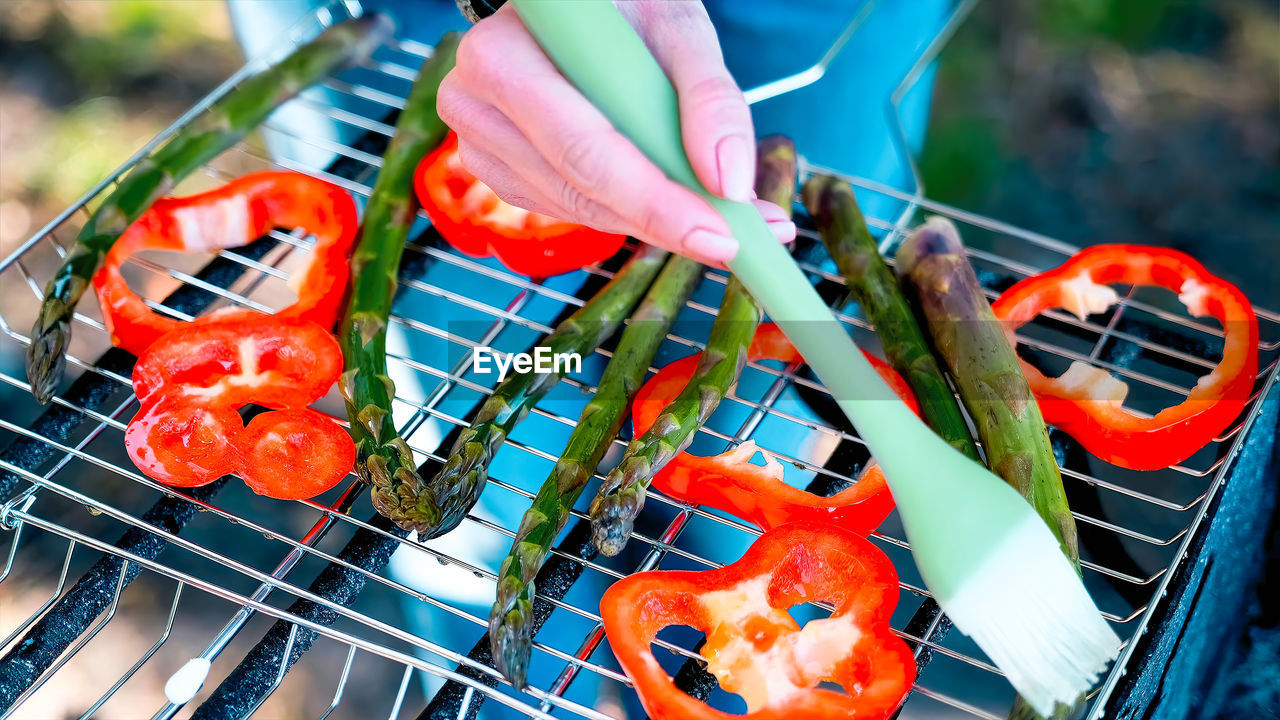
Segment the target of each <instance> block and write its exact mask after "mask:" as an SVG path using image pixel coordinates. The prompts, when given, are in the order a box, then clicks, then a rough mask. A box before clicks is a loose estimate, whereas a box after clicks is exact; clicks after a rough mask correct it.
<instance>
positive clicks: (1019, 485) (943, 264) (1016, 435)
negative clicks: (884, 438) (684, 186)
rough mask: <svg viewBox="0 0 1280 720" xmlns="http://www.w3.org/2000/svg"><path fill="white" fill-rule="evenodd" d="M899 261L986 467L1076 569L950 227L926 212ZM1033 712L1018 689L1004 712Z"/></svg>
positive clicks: (1058, 509)
mask: <svg viewBox="0 0 1280 720" xmlns="http://www.w3.org/2000/svg"><path fill="white" fill-rule="evenodd" d="M898 262H899V263H900V264H899V268H900V269H901V271H902V272H903V274H904V278H905V279H906V280H907V281H908V282H909V283H910V284H911V285H912V286H913V287H914V289H915V291H916V293H917V296H918V297H919V299H920V304H921V306H922V307H923V309H924V314H925V317H926V319H927V321H928V324H929V328H930V330H931V331H932V332H933V338H934V342H935V343H936V344H937V347H938V351H939V352H940V353H942V355H943V357H944V358H945V359H946V361H947V364H948V365H949V366H950V367H951V373H952V375H953V376H954V377H955V378H956V384H957V385H958V386H959V388H960V397H961V399H963V400H964V403H965V406H966V407H968V408H969V413H970V415H972V416H973V418H974V422H975V424H976V425H977V428H978V435H979V436H980V437H981V438H982V443H983V446H984V447H985V448H986V451H987V465H988V466H989V467H990V468H991V469H992V470H993V471H995V473H996V474H997V475H999V476H1000V477H1002V478H1004V480H1005V482H1007V483H1009V484H1010V485H1012V486H1013V487H1014V488H1016V489H1017V490H1018V492H1020V493H1022V495H1023V497H1025V498H1027V500H1028V501H1029V502H1030V503H1031V504H1032V506H1034V507H1035V509H1036V512H1038V513H1039V514H1040V517H1041V518H1043V519H1044V521H1045V523H1046V524H1048V526H1049V529H1050V530H1052V531H1053V534H1054V535H1055V536H1057V538H1058V542H1059V543H1060V544H1061V547H1062V552H1063V553H1064V554H1065V555H1066V556H1067V557H1068V558H1069V559H1070V560H1071V562H1072V564H1074V565H1075V566H1076V571H1077V572H1079V570H1080V558H1079V553H1078V550H1077V545H1076V523H1075V518H1073V517H1072V516H1071V510H1070V508H1068V507H1067V497H1066V494H1065V493H1064V491H1063V489H1062V476H1061V473H1060V471H1059V470H1058V463H1057V462H1056V461H1055V460H1054V457H1053V448H1052V446H1051V445H1050V444H1049V434H1048V431H1047V430H1046V429H1045V423H1044V418H1043V417H1041V415H1040V407H1039V405H1037V404H1036V401H1035V399H1034V398H1033V397H1032V395H1031V391H1030V389H1029V388H1028V387H1027V381H1026V378H1025V377H1024V376H1023V374H1022V370H1021V368H1020V367H1019V365H1018V358H1017V354H1016V353H1015V351H1014V350H1013V348H1012V347H1011V346H1010V345H1009V341H1008V340H1007V339H1006V338H1005V335H1004V331H1003V330H1002V329H1001V328H1000V325H999V322H998V321H997V320H996V319H995V316H994V315H993V314H992V312H991V306H990V305H989V304H988V303H987V300H986V297H985V296H984V295H983V294H982V287H981V286H980V285H979V284H978V279H977V277H976V276H975V275H974V273H973V268H972V267H971V266H970V265H969V261H968V260H967V259H966V258H965V255H964V248H963V246H962V245H961V242H960V235H959V233H958V232H957V231H956V228H955V225H953V224H952V223H951V222H950V221H949V220H946V219H944V218H936V217H935V218H931V219H930V220H929V221H928V222H926V223H925V225H924V226H923V227H921V228H920V229H918V230H916V231H915V233H913V234H912V236H911V237H910V238H908V239H907V241H906V242H905V243H904V244H903V246H902V248H901V249H900V250H899V251H898ZM921 407H922V408H924V407H925V406H924V401H923V398H921ZM1077 705H1078V703H1077ZM1074 713H1075V707H1074V706H1069V705H1066V704H1063V703H1059V704H1058V705H1057V708H1056V709H1055V710H1054V712H1053V713H1052V714H1051V715H1050V716H1049V717H1050V718H1052V720H1066V718H1069V717H1071V716H1072V715H1074ZM1039 717H1040V715H1039V714H1038V713H1037V712H1036V711H1035V710H1034V709H1032V707H1031V705H1030V704H1028V703H1027V701H1026V700H1024V699H1023V698H1022V696H1020V695H1019V696H1018V698H1017V700H1015V701H1014V705H1013V709H1012V710H1011V711H1010V713H1009V720H1032V718H1039Z"/></svg>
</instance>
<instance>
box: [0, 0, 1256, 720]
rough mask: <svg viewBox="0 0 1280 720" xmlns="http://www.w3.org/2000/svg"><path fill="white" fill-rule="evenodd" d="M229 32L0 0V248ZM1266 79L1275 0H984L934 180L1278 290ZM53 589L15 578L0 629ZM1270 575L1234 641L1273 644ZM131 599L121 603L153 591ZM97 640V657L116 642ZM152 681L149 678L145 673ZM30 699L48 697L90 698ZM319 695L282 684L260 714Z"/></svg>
mask: <svg viewBox="0 0 1280 720" xmlns="http://www.w3.org/2000/svg"><path fill="white" fill-rule="evenodd" d="M230 37H231V35H230V27H229V24H228V21H227V17H226V11H225V8H224V6H223V5H222V3H221V2H219V1H218V0H184V1H183V2H158V1H147V2H143V1H135V0H110V1H108V0H92V1H91V0H2V1H0V70H2V72H0V257H3V256H4V255H5V254H7V253H8V252H9V251H10V250H12V249H13V248H14V247H16V245H17V244H18V243H20V242H21V241H22V240H24V239H25V238H26V237H28V236H29V235H30V234H31V233H32V232H34V231H35V230H36V229H37V228H38V227H40V226H41V225H43V224H44V223H45V222H47V221H48V220H49V219H51V218H52V217H53V216H54V215H56V214H57V212H58V211H60V210H61V209H63V208H64V207H66V206H67V205H68V204H70V203H71V202H73V201H74V200H75V199H76V198H78V197H79V196H80V195H81V194H82V193H83V192H84V191H85V190H86V189H88V188H89V187H90V186H92V185H93V184H95V183H96V182H98V181H99V180H100V179H102V178H103V177H104V176H105V175H106V174H107V173H108V172H110V171H111V170H112V169H113V168H115V167H116V166H117V165H118V164H119V163H120V162H122V161H123V160H124V159H125V158H126V157H128V156H129V155H130V154H131V153H132V152H133V151H134V150H136V149H137V148H138V147H139V146H140V145H142V144H143V143H144V142H145V141H146V140H147V139H149V138H150V137H152V136H153V135H154V134H155V133H157V132H158V131H159V130H161V129H162V128H163V127H165V126H166V125H168V124H169V123H170V122H171V121H172V120H173V119H174V118H176V117H177V116H178V115H179V114H180V113H181V112H182V111H184V110H185V109H186V108H188V107H189V106H190V105H191V104H192V103H194V102H195V101H196V100H197V99H198V98H199V97H200V96H202V95H203V94H204V93H206V92H208V91H209V90H210V89H212V88H213V87H214V86H215V85H217V84H218V83H219V82H220V81H221V80H222V79H224V78H225V77H226V76H227V75H228V74H230V73H231V72H232V71H233V70H234V69H235V68H236V67H237V66H238V64H239V62H240V58H239V53H238V51H237V50H236V48H235V47H234V44H233V43H232V42H231V40H230ZM1278 78H1280V4H1277V3H1276V2H1274V0H1219V1H1216V2H1209V1H1208V0H1205V1H1203V2H1195V1H1192V0H1142V2H1135V1H1134V0H1043V1H1042V2H1034V3H1031V2H1019V1H1017V0H984V2H982V3H980V4H979V6H978V8H977V9H976V10H975V12H974V14H973V16H972V17H971V18H970V19H969V20H968V21H967V22H966V23H965V24H964V26H963V27H962V28H961V29H960V31H959V33H958V34H957V36H956V37H955V38H954V39H953V40H952V41H951V43H950V44H949V46H948V47H947V49H946V50H945V51H944V53H943V55H942V60H941V64H940V69H939V75H938V80H937V91H936V96H935V102H934V111H933V116H932V120H931V125H930V132H929V135H928V140H927V143H926V148H925V151H924V153H923V157H922V158H921V168H922V171H923V173H924V177H925V184H926V188H927V189H928V192H929V195H930V196H931V197H933V198H934V199H937V200H941V201H943V202H947V203H951V204H954V205H957V206H960V207H963V208H966V209H970V210H974V211H977V212H981V213H983V214H988V215H992V216H995V217H998V218H1001V219H1003V220H1006V221H1009V222H1011V223H1013V224H1015V225H1021V226H1024V227H1027V228H1029V229H1032V230H1036V231H1039V232H1042V233H1044V234H1047V235H1050V236H1053V237H1058V238H1060V239H1062V240H1065V241H1067V242H1071V243H1076V244H1082V245H1083V244H1090V243H1096V242H1141V243H1151V244H1161V245H1169V246H1173V247H1177V248H1180V249H1183V250H1187V251H1189V252H1191V253H1192V254H1194V255H1196V256H1197V257H1199V258H1201V259H1202V260H1203V261H1204V262H1205V264H1206V265H1208V266H1209V267H1210V268H1211V269H1213V270H1214V271H1215V272H1218V273H1219V274H1221V275H1223V276H1224V277H1227V278H1228V279H1230V280H1232V281H1234V282H1236V283H1238V284H1240V285H1241V286H1242V287H1243V288H1244V289H1245V291H1246V292H1247V293H1248V294H1249V295H1250V296H1251V297H1253V298H1255V300H1256V301H1257V302H1258V303H1259V304H1262V305H1266V306H1268V307H1271V308H1273V309H1275V308H1280V290H1277V288H1276V287H1275V283H1274V278H1275V277H1276V268H1277V267H1278V266H1280V81H1278ZM3 302H4V299H3V298H2V297H0V303H3ZM4 360H6V359H5V358H0V363H3V361H4ZM7 360H9V361H11V362H10V364H6V365H5V368H4V369H6V370H9V371H13V370H14V365H13V364H12V362H15V361H16V359H14V358H8V359H7ZM5 390H7V388H5ZM2 396H3V392H0V402H2V400H3V398H2ZM1275 545H1276V546H1277V548H1276V553H1274V556H1276V557H1280V541H1278V542H1276V543H1275ZM271 559H274V558H271ZM271 559H264V561H266V560H271ZM10 584H12V583H10ZM49 589H50V588H48V587H29V588H25V590H27V591H29V592H30V593H31V595H30V597H25V596H24V597H8V598H5V601H4V605H3V611H4V622H0V629H4V630H7V628H8V626H10V625H12V624H13V622H15V621H13V620H12V618H14V617H21V616H23V615H25V611H23V610H21V608H29V607H31V606H33V605H35V604H38V603H39V602H41V601H42V600H43V598H44V597H46V596H47V593H48V591H49ZM9 591H10V589H9V588H6V592H9ZM1271 592H1272V594H1271V595H1267V596H1266V597H1270V598H1272V602H1270V604H1267V603H1262V602H1261V601H1260V602H1259V606H1258V610H1257V615H1258V621H1257V623H1256V625H1255V627H1254V629H1253V630H1251V631H1250V634H1249V638H1250V639H1249V640H1248V641H1246V642H1245V643H1244V644H1243V645H1242V647H1241V650H1240V651H1239V652H1240V653H1241V656H1256V657H1260V658H1266V657H1269V656H1270V657H1272V659H1273V660H1274V653H1275V649H1276V648H1277V647H1280V631H1277V630H1276V629H1275V628H1276V626H1277V625H1280V617H1277V616H1276V612H1277V611H1276V607H1280V606H1278V605H1277V604H1276V603H1275V602H1274V598H1275V595H1274V592H1275V591H1274V589H1273V590H1272V591H1271ZM143 605H145V607H140V606H139V607H135V606H130V607H127V608H123V609H122V611H121V615H120V617H119V618H118V619H117V620H116V621H115V623H113V624H127V623H129V622H130V621H131V620H130V618H131V617H133V616H137V615H154V613H155V612H156V611H157V610H156V607H152V606H151V605H149V604H147V603H143ZM223 616H225V613H224V614H223V615H219V616H218V617H219V620H220V619H221V618H222V617H223ZM207 630H208V629H199V630H198V632H197V633H196V634H197V635H199V634H200V633H203V632H207ZM192 642H199V640H198V639H195V640H193V641H192ZM89 648H90V651H95V650H94V649H95V648H96V652H99V653H103V661H104V662H109V661H110V659H111V656H112V655H114V653H115V652H116V651H118V650H119V648H118V647H116V646H110V647H104V646H103V644H102V643H93V644H91V645H90V646H89ZM133 650H134V649H133V648H129V650H128V653H132V652H133ZM233 650H235V649H234V648H233ZM128 653H126V654H128ZM229 653H232V651H229ZM1255 667H1258V666H1255ZM297 672H298V673H302V672H305V668H301V667H300V668H299V670H298V671H297ZM1268 672H1270V673H1272V674H1271V675H1267V673H1268ZM1276 672H1277V671H1275V670H1274V669H1272V670H1265V669H1262V668H1260V667H1259V669H1258V671H1257V672H1255V673H1252V674H1251V675H1252V676H1254V678H1255V679H1258V680H1257V681H1258V683H1261V684H1256V685H1251V684H1250V678H1243V679H1242V680H1241V682H1240V684H1239V685H1238V686H1237V687H1236V688H1233V690H1232V692H1231V693H1229V695H1230V696H1231V697H1233V698H1235V699H1236V700H1237V701H1238V702H1239V703H1240V704H1239V705H1235V706H1233V707H1232V709H1231V710H1229V711H1224V712H1226V715H1225V716H1227V717H1267V716H1268V715H1267V704H1268V703H1272V704H1271V706H1270V708H1271V710H1274V709H1275V704H1274V703H1276V702H1278V701H1277V699H1276V697H1275V695H1274V694H1272V695H1270V696H1268V695H1266V692H1267V690H1266V687H1267V681H1266V678H1274V677H1276V675H1275V673H1276ZM391 680H392V681H394V680H396V679H395V678H392V679H391ZM162 681H163V678H160V677H158V676H157V677H154V678H150V679H149V680H148V682H149V683H151V684H152V685H153V686H155V688H156V689H155V691H156V692H158V683H160V682H162ZM318 683H319V684H320V685H328V683H329V680H327V679H324V680H319V681H318ZM89 684H90V685H93V683H89ZM307 684H308V683H298V682H295V683H293V684H291V685H286V687H293V688H299V687H305V686H306V685H307ZM94 687H95V688H96V685H95V686H94ZM353 687H355V688H358V690H357V691H364V692H369V693H370V694H376V693H378V692H382V690H385V688H380V687H379V686H378V684H377V683H354V684H353ZM89 692H94V694H95V696H96V692H98V690H97V689H94V690H91V691H89ZM1272 692H1273V693H1274V687H1273V690H1272ZM281 694H284V693H281ZM294 700H298V702H296V704H295V703H294V702H293V701H294ZM311 700H315V698H312V699H311ZM41 702H42V704H41V705H40V706H39V708H38V714H39V715H40V716H41V717H60V716H62V715H64V714H65V713H67V712H68V711H70V710H72V709H76V710H77V711H78V710H79V709H82V708H83V707H84V706H85V705H86V704H87V702H85V701H83V699H82V698H74V697H45V698H41ZM323 702H327V699H326V700H323ZM312 704H314V703H312ZM149 709H150V708H149V707H146V708H138V707H129V708H123V709H121V712H125V713H137V712H146V711H149ZM312 709H313V708H311V707H310V705H309V704H308V702H307V701H306V699H305V698H304V699H298V698H291V699H290V698H283V699H282V698H275V699H273V702H272V704H271V705H268V706H267V708H266V709H264V714H265V715H267V716H270V717H294V716H301V715H302V714H306V713H307V712H309V711H310V710H312Z"/></svg>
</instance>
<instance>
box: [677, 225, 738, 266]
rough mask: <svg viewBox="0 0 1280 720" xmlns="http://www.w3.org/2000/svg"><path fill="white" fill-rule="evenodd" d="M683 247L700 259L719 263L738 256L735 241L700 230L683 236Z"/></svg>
mask: <svg viewBox="0 0 1280 720" xmlns="http://www.w3.org/2000/svg"><path fill="white" fill-rule="evenodd" d="M684 247H685V249H686V250H688V251H689V252H690V253H693V254H695V255H697V256H698V257H700V258H703V259H706V260H712V261H714V262H721V263H727V262H729V261H730V260H732V259H733V256H734V255H737V254H738V242H737V241H736V240H734V239H733V238H731V237H729V236H727V235H721V234H719V233H714V232H711V231H710V230H703V229H701V228H699V229H697V230H694V231H693V232H691V233H689V234H688V235H686V236H685V238H684Z"/></svg>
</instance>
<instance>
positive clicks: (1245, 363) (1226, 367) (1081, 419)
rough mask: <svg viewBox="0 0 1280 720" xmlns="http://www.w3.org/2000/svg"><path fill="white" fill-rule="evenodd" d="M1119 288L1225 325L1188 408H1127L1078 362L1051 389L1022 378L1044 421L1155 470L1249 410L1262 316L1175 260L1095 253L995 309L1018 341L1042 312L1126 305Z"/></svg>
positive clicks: (1131, 248)
mask: <svg viewBox="0 0 1280 720" xmlns="http://www.w3.org/2000/svg"><path fill="white" fill-rule="evenodd" d="M1112 283H1123V284H1126V285H1155V286H1158V287H1164V288H1167V289H1169V290H1172V291H1174V292H1176V293H1178V298H1179V299H1180V300H1181V301H1182V302H1183V304H1184V305H1186V307H1187V311H1188V312H1190V313H1191V314H1192V315H1194V316H1196V317H1213V318H1214V319H1216V320H1217V321H1218V322H1219V323H1221V324H1222V330H1223V349H1222V361H1221V362H1219V363H1218V366H1217V367H1215V368H1214V369H1213V371H1212V372H1211V373H1209V374H1208V375H1207V376H1205V377H1203V378H1201V379H1200V381H1199V382H1197V383H1196V385H1195V387H1193V388H1192V389H1191V393H1190V394H1189V395H1188V396H1187V399H1186V400H1185V401H1183V402H1182V403H1179V404H1178V405H1175V406H1173V407H1169V408H1165V409H1164V410H1161V411H1160V412H1159V413H1156V415H1155V417H1140V416H1138V415H1135V414H1134V413H1132V412H1129V411H1128V410H1125V409H1124V407H1123V403H1124V398H1125V395H1126V394H1128V392H1129V386H1128V385H1126V384H1125V383H1124V382H1123V381H1121V380H1118V379H1116V378H1114V377H1112V376H1111V375H1109V374H1108V373H1107V372H1106V371H1105V370H1101V369H1099V368H1096V367H1093V366H1091V365H1089V364H1088V363H1084V362H1080V361H1076V362H1073V363H1072V364H1071V367H1070V368H1068V369H1067V371H1066V372H1065V373H1063V375H1062V376H1061V377H1057V378H1054V379H1052V380H1050V379H1049V378H1046V377H1045V376H1044V375H1043V374H1041V372H1040V371H1039V370H1037V369H1036V368H1034V367H1032V366H1031V365H1030V364H1028V363H1026V362H1023V363H1022V371H1023V372H1024V373H1025V374H1026V376H1027V382H1028V383H1030V385H1031V390H1032V392H1033V393H1035V396H1036V400H1037V402H1039V404H1040V408H1041V410H1043V411H1044V416H1045V419H1046V420H1048V421H1049V422H1050V423H1051V424H1053V425H1055V426H1056V427H1059V428H1061V429H1062V431H1063V432H1066V433H1067V434H1069V435H1071V436H1072V437H1074V438H1075V439H1076V440H1079V441H1080V444H1081V445H1083V446H1084V447H1085V449H1087V450H1088V451H1089V452H1091V453H1093V454H1094V455H1097V456H1098V457H1099V458H1102V459H1103V460H1106V461H1107V462H1109V463H1113V464H1115V465H1120V466H1121V467H1127V468H1133V469H1135V470H1157V469H1159V468H1163V467H1168V466H1169V465H1172V464H1174V463H1176V462H1179V461H1182V460H1185V459H1186V458H1188V457H1190V456H1191V455H1192V454H1193V453H1195V451H1197V450H1199V449H1200V448H1202V447H1204V446H1205V445H1207V444H1208V443H1209V442H1210V441H1211V440H1213V439H1214V438H1215V437H1217V436H1218V435H1219V434H1220V433H1221V432H1222V431H1223V430H1226V429H1227V428H1228V427H1229V426H1230V425H1231V423H1232V421H1234V420H1235V419H1236V418H1237V417H1239V416H1240V413H1241V412H1243V410H1244V406H1245V404H1246V403H1248V401H1249V396H1250V394H1251V393H1252V392H1253V381H1254V379H1255V378H1256V377H1257V374H1258V316H1257V315H1255V314H1254V312H1253V307H1252V306H1251V305H1250V304H1249V299H1248V298H1246V297H1245V296H1244V293H1242V292H1240V290H1239V289H1238V288H1236V287H1235V286H1234V285H1232V284H1231V283H1228V282H1226V281H1225V280H1222V279H1221V278H1217V277H1214V276H1213V275H1211V274H1210V273H1209V271H1208V270H1205V268H1204V266H1203V265H1201V264H1200V263H1198V262H1196V261H1195V260H1194V259H1192V258H1190V257H1188V256H1187V255H1184V254H1183V253H1180V252H1178V251H1176V250H1169V249H1167V248H1155V247H1143V246H1141V245H1095V246H1093V247H1090V248H1086V249H1084V250H1081V251H1080V252H1079V253H1077V254H1076V255H1075V256H1073V257H1072V258H1071V259H1070V260H1067V262H1066V263H1064V264H1063V265H1061V266H1059V267H1057V268H1054V269H1053V270H1050V271H1048V272H1044V273H1041V274H1039V275H1036V276H1034V277H1029V278H1027V279H1025V280H1023V281H1022V282H1019V283H1018V284H1016V285H1014V286H1013V287H1011V288H1009V289H1008V290H1007V291H1005V293H1004V294H1003V295H1001V296H1000V298H999V299H998V300H996V301H995V303H994V304H993V305H992V310H993V311H994V312H995V316H996V318H998V319H999V320H1001V321H1003V322H1004V323H1006V324H1005V332H1006V333H1008V335H1009V337H1010V338H1011V339H1012V338H1013V333H1014V332H1015V331H1016V330H1017V328H1019V327H1021V326H1022V325H1023V324H1025V323H1027V322H1030V321H1031V320H1032V319H1034V318H1035V316H1036V315H1039V314H1040V313H1041V312H1043V311H1044V310H1047V309H1049V308H1054V307H1061V308H1065V309H1066V310H1069V311H1070V312H1072V313H1074V314H1075V315H1076V316H1077V317H1079V318H1080V319H1081V320H1084V319H1085V318H1086V317H1088V316H1089V315H1090V314H1092V313H1099V312H1104V311H1106V310H1107V309H1108V308H1110V307H1111V306H1113V305H1115V304H1116V303H1118V302H1119V301H1120V296H1119V295H1118V294H1117V293H1116V291H1115V290H1113V289H1111V288H1110V287H1108V285H1110V284H1112Z"/></svg>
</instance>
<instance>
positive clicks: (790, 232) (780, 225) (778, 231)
mask: <svg viewBox="0 0 1280 720" xmlns="http://www.w3.org/2000/svg"><path fill="white" fill-rule="evenodd" d="M768 225H769V232H771V233H773V236H774V237H776V238H778V242H784V243H789V242H791V241H792V240H795V239H796V224H795V223H793V222H791V221H790V220H777V221H774V220H770V221H769V223H768Z"/></svg>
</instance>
